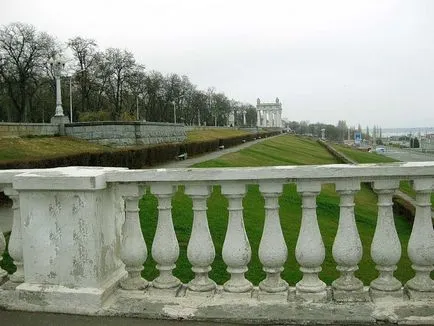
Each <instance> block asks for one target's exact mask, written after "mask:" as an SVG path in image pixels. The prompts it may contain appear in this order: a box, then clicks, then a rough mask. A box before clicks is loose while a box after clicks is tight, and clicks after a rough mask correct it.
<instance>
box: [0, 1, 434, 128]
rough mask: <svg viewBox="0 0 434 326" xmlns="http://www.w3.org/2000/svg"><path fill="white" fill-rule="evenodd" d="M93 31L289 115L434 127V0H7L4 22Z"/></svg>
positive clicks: (102, 39)
mask: <svg viewBox="0 0 434 326" xmlns="http://www.w3.org/2000/svg"><path fill="white" fill-rule="evenodd" d="M15 21H20V22H25V23H29V24H33V25H34V26H35V27H36V28H37V29H38V30H39V31H46V32H48V33H50V34H52V35H54V36H56V37H57V38H58V39H59V40H60V41H65V42H66V41H67V40H68V39H69V38H72V37H75V36H82V37H85V38H93V39H95V40H96V41H97V43H98V45H99V47H100V48H101V49H105V48H107V47H118V48H121V49H127V50H130V51H132V52H133V53H134V55H135V57H136V59H137V61H139V62H140V63H142V64H144V65H145V66H146V69H147V70H158V71H161V72H162V73H177V74H180V75H183V74H184V75H187V76H188V77H189V78H190V80H191V81H192V82H193V83H194V84H196V85H197V86H198V88H199V89H207V88H208V87H210V86H214V87H215V88H216V89H217V91H220V92H224V93H225V94H226V95H227V96H228V97H230V98H234V99H236V100H240V101H243V102H248V103H251V104H254V105H255V104H256V99H257V98H258V97H259V98H260V99H261V101H262V102H272V101H274V100H275V98H276V97H279V99H280V101H281V102H282V103H283V116H284V117H286V118H288V119H290V120H296V121H300V120H309V121H310V122H327V123H332V124H336V123H337V121H338V120H341V119H342V120H346V121H347V123H348V124H349V125H355V126H357V124H358V123H360V124H361V125H362V126H363V128H364V127H366V126H367V125H369V126H372V125H373V124H377V125H380V126H382V127H384V128H386V127H433V126H434V121H433V120H434V1H431V0H424V1H422V0H407V1H398V0H396V1H392V0H391V1H382V0H371V1H369V0H361V1H351V0H342V1H331V0H318V1H314V0H311V1H309V0H299V1H289V0H286V1H285V0H281V1H280V0H279V1H278V0H262V1H256V0H255V1H253V0H238V1H237V0H123V1H111V0H86V1H84V0H73V1H72V0H70V1H59V0H58V1H54V0H38V1H34V0H1V1H0V24H1V25H4V24H8V23H11V22H15Z"/></svg>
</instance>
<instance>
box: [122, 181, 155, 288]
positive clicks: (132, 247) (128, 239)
mask: <svg viewBox="0 0 434 326" xmlns="http://www.w3.org/2000/svg"><path fill="white" fill-rule="evenodd" d="M118 191H119V193H120V194H121V195H122V197H123V198H124V202H125V222H124V225H123V227H122V247H121V259H122V262H123V263H124V264H125V270H126V271H127V272H128V276H127V278H126V279H124V280H122V281H121V284H120V285H121V287H122V288H123V289H125V290H141V289H145V288H146V287H147V286H148V282H147V281H146V280H145V279H143V278H142V277H141V271H142V270H143V264H144V263H145V261H146V258H147V256H148V249H147V247H146V243H145V239H144V238H143V234H142V229H141V227H140V217H139V200H140V198H142V196H143V194H144V189H143V188H142V187H140V186H138V184H119V185H118Z"/></svg>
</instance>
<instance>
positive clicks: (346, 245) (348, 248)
mask: <svg viewBox="0 0 434 326" xmlns="http://www.w3.org/2000/svg"><path fill="white" fill-rule="evenodd" d="M358 190H360V181H359V180H354V179H353V180H345V181H338V182H336V191H337V192H338V193H339V194H340V204H339V206H340V211H339V226H338V231H337V233H336V237H335V241H334V243H333V258H334V260H335V261H336V263H337V267H336V269H337V270H338V271H339V272H340V273H341V275H340V277H339V278H338V279H337V280H335V281H333V283H332V287H333V294H334V298H335V300H338V301H340V300H352V299H354V300H355V299H358V297H357V292H363V282H362V281H361V280H359V279H358V278H357V277H355V276H354V272H355V271H357V270H358V269H359V268H358V266H357V264H358V263H359V262H360V260H361V259H362V255H363V247H362V242H361V241H360V236H359V232H358V230H357V225H356V219H355V216H354V195H355V194H356V192H357V191H358Z"/></svg>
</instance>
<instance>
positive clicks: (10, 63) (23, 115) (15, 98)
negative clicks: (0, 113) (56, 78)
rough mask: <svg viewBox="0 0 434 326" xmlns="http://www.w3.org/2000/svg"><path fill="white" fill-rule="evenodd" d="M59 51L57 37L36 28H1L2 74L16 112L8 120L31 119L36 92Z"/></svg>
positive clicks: (13, 26) (15, 25)
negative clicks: (48, 62)
mask: <svg viewBox="0 0 434 326" xmlns="http://www.w3.org/2000/svg"><path fill="white" fill-rule="evenodd" d="M59 51H60V46H59V45H58V44H56V42H55V40H54V38H53V37H52V36H50V35H48V34H47V33H41V32H37V31H36V29H35V27H33V26H32V25H28V24H23V23H12V24H9V25H6V26H2V27H1V28H0V57H2V63H1V69H0V74H1V76H2V80H3V83H4V85H5V87H6V90H7V95H8V97H9V99H10V103H11V104H12V105H13V107H14V109H15V110H14V111H12V110H11V111H9V112H8V120H9V121H23V122H26V121H28V120H29V112H30V110H31V107H32V105H31V104H32V100H33V97H34V96H35V93H36V91H37V90H38V88H39V87H40V86H41V82H42V81H43V76H44V72H46V68H47V61H48V58H49V57H51V56H52V55H53V54H55V53H56V52H59Z"/></svg>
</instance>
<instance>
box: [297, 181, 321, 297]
mask: <svg viewBox="0 0 434 326" xmlns="http://www.w3.org/2000/svg"><path fill="white" fill-rule="evenodd" d="M297 191H298V192H299V193H301V196H302V218H301V227H300V233H299V236H298V240H297V245H296V247H295V258H296V259H297V262H298V263H299V264H300V271H301V272H302V273H303V278H302V279H301V281H299V282H298V283H297V284H296V290H297V294H298V295H300V296H301V297H306V298H308V299H319V300H321V299H324V298H325V297H326V295H327V292H326V284H325V283H324V282H323V281H321V280H320V279H319V277H318V273H319V272H321V270H322V268H321V265H322V263H323V262H324V259H325V248H324V243H323V241H322V237H321V232H320V230H319V225H318V219H317V215H316V197H317V195H318V194H319V193H320V191H321V183H319V182H316V181H301V182H299V183H297ZM310 294H313V296H312V295H310Z"/></svg>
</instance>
